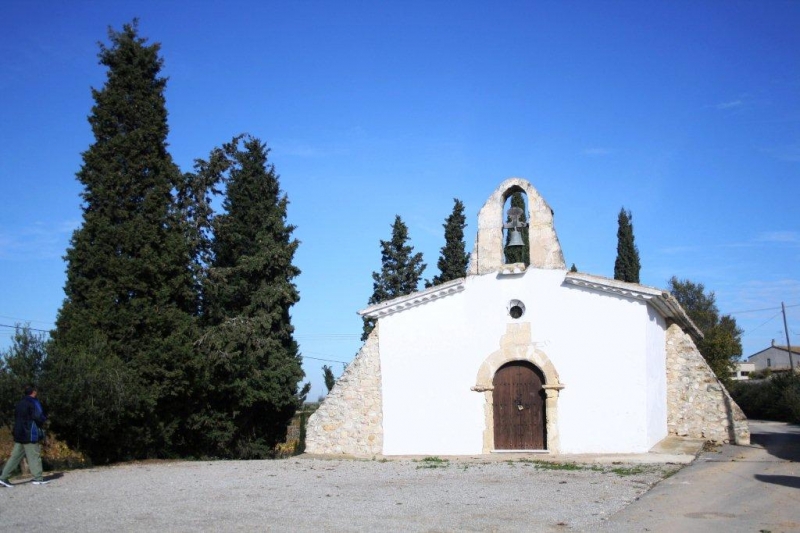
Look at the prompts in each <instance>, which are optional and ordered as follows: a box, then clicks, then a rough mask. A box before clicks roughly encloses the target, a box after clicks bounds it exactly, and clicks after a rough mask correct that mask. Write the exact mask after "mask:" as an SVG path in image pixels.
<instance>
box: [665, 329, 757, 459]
mask: <svg viewBox="0 0 800 533" xmlns="http://www.w3.org/2000/svg"><path fill="white" fill-rule="evenodd" d="M666 340H667V431H668V432H669V434H671V435H678V436H680V437H690V438H697V439H706V440H710V441H714V442H720V443H722V442H733V443H736V444H749V443H750V429H749V428H748V425H747V417H745V415H744V413H743V412H742V410H741V408H740V407H739V406H738V405H736V402H734V401H733V399H732V398H731V396H730V394H728V391H727V390H726V389H725V387H724V386H723V385H722V383H720V381H719V380H718V379H717V377H716V376H715V375H714V372H713V371H712V370H711V367H709V366H708V363H706V361H705V359H704V358H703V356H702V355H701V354H700V351H699V350H698V349H697V347H696V346H695V344H694V341H692V338H691V337H690V336H689V335H688V334H687V333H686V332H684V331H683V330H682V329H681V328H680V327H679V326H678V325H677V324H671V325H670V326H669V328H668V329H667V339H666Z"/></svg>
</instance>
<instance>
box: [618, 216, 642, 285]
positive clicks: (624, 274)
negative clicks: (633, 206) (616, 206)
mask: <svg viewBox="0 0 800 533" xmlns="http://www.w3.org/2000/svg"><path fill="white" fill-rule="evenodd" d="M617 222H618V224H619V227H618V228H617V260H616V261H615V262H614V279H618V280H620V281H627V282H629V283H639V270H640V268H641V265H640V264H639V249H638V248H637V247H636V243H635V242H634V239H633V215H632V214H631V212H630V210H628V211H626V210H625V208H624V207H623V208H622V209H620V211H619V217H618V218H617Z"/></svg>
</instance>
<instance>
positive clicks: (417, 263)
mask: <svg viewBox="0 0 800 533" xmlns="http://www.w3.org/2000/svg"><path fill="white" fill-rule="evenodd" d="M425 267H426V265H425V263H423V262H422V253H416V254H415V253H414V247H413V246H411V245H410V244H408V227H407V226H406V225H405V223H404V222H403V220H402V219H401V218H400V216H399V215H396V216H395V218H394V223H393V224H392V238H391V240H388V241H381V271H380V272H373V273H372V281H373V283H372V288H373V291H372V296H370V298H369V304H370V305H373V304H377V303H381V302H385V301H386V300H391V299H392V298H397V297H398V296H404V295H406V294H411V293H412V292H414V291H416V290H417V286H418V285H419V280H420V277H421V276H422V272H423V271H424V270H425ZM374 328H375V321H374V320H373V319H371V318H364V331H363V333H362V334H361V340H362V341H365V340H367V337H369V334H370V332H371V331H372V330H373V329H374Z"/></svg>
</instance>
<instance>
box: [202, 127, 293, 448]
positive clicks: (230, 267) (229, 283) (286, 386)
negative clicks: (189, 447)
mask: <svg viewBox="0 0 800 533" xmlns="http://www.w3.org/2000/svg"><path fill="white" fill-rule="evenodd" d="M230 146H233V148H234V149H233V150H232V151H231V157H232V167H231V169H230V171H229V176H228V184H227V195H226V198H225V201H224V202H223V209H224V211H225V212H224V213H223V214H221V215H219V216H217V217H216V218H215V219H214V224H213V226H214V235H215V239H214V242H213V247H212V249H213V260H212V264H211V268H210V269H209V273H208V277H207V280H206V287H205V298H206V300H207V301H206V305H205V315H204V317H203V321H204V324H205V326H206V331H205V334H204V336H203V337H202V342H201V343H200V349H201V351H202V353H204V354H205V363H204V378H203V380H202V382H203V384H204V387H203V388H204V389H205V396H204V405H203V406H202V407H203V408H202V410H201V411H200V412H199V413H198V414H197V415H195V416H194V417H193V426H194V427H195V429H197V430H198V432H199V434H200V435H202V438H203V439H204V441H205V442H204V444H203V449H204V452H205V453H208V454H211V455H215V456H222V457H239V458H254V457H266V456H268V455H270V454H271V452H272V449H273V448H274V446H275V444H277V443H278V442H281V441H282V440H283V439H284V437H285V435H286V427H287V425H288V423H289V421H290V420H291V418H292V416H293V415H294V413H295V410H296V408H297V407H298V399H297V392H298V390H297V387H298V382H299V381H300V380H301V379H302V378H303V375H304V374H303V370H302V367H301V362H302V360H301V357H300V354H299V353H298V346H297V343H296V342H295V340H294V337H293V332H294V328H293V327H292V324H291V316H290V314H289V311H290V308H291V307H292V306H293V305H294V304H295V303H297V302H298V300H299V298H300V297H299V294H298V292H297V288H296V287H295V284H294V282H293V279H294V278H295V277H297V276H298V275H299V274H300V270H299V269H298V268H297V267H295V266H294V265H293V260H294V253H295V251H296V249H297V246H298V241H297V240H295V239H293V238H292V232H293V231H294V226H291V225H289V224H287V222H286V208H287V205H288V199H287V197H286V195H285V194H282V193H281V191H280V184H279V182H278V175H277V174H276V172H275V169H274V167H273V166H272V165H271V164H268V162H267V156H268V153H269V150H268V149H267V147H266V145H265V144H263V143H261V141H259V140H258V139H255V138H245V139H244V140H242V141H239V140H234V143H232V145H230Z"/></svg>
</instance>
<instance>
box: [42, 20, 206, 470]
mask: <svg viewBox="0 0 800 533" xmlns="http://www.w3.org/2000/svg"><path fill="white" fill-rule="evenodd" d="M108 37H109V40H110V43H111V45H110V47H106V46H104V45H102V44H101V45H100V53H99V59H100V64H102V65H103V66H105V67H106V68H107V72H106V82H105V85H104V86H103V88H102V89H100V90H95V89H92V96H93V98H94V101H95V104H94V106H93V108H92V113H91V115H90V116H89V123H90V125H91V127H92V132H93V133H94V139H95V141H94V144H92V145H91V146H90V147H89V149H88V150H87V151H86V152H84V153H83V164H82V166H81V169H80V171H79V172H78V174H77V178H78V180H79V181H80V182H81V184H82V185H83V193H82V198H83V206H82V207H83V224H82V226H81V227H80V228H79V229H78V230H76V231H75V233H74V234H73V236H72V240H71V244H70V248H69V249H68V250H67V255H66V260H67V265H68V266H67V281H66V284H65V287H64V291H65V293H66V298H65V300H64V304H63V306H62V308H61V310H60V311H59V314H58V318H57V320H56V330H55V331H54V333H53V344H52V349H50V350H49V357H48V362H47V365H46V368H45V377H44V379H45V382H46V384H47V389H48V390H47V393H48V400H49V401H50V405H51V409H52V414H53V416H52V424H53V427H54V429H55V430H56V431H57V432H58V433H59V434H60V435H62V436H63V437H64V438H65V440H67V441H68V442H69V443H70V444H72V445H74V446H78V447H79V448H80V449H81V450H83V451H85V452H87V453H88V454H89V456H91V457H92V458H93V459H94V460H95V461H104V460H116V459H124V458H133V457H155V456H165V455H170V454H172V453H173V451H174V446H173V439H174V438H175V437H176V430H177V428H178V426H179V424H180V420H181V419H182V417H183V416H185V414H186V413H185V411H184V405H185V404H184V403H183V396H184V395H185V394H187V391H188V385H189V381H190V378H189V377H187V374H186V371H187V366H188V365H189V364H191V359H192V345H191V340H192V338H193V336H194V332H193V323H194V319H193V315H194V312H195V309H196V308H197V296H196V292H195V290H194V286H193V282H192V275H191V274H192V271H191V265H190V261H191V255H190V250H189V247H188V244H187V241H186V238H185V235H186V230H185V224H184V220H183V218H182V214H181V210H180V209H179V208H178V205H177V202H176V198H175V197H174V195H173V191H175V190H176V189H178V188H179V186H180V181H181V176H180V173H179V171H178V169H177V167H176V166H175V164H174V163H173V161H172V157H171V156H170V154H169V153H168V152H167V133H168V127H167V110H166V107H165V99H164V89H165V86H166V78H163V77H161V76H160V72H161V68H162V64H163V61H162V59H161V58H160V57H159V45H158V44H157V43H156V44H152V45H148V44H147V40H146V39H144V38H141V37H139V35H138V29H137V22H136V21H134V22H133V23H132V24H126V25H124V26H123V29H122V31H119V32H117V31H114V30H111V29H109V34H108Z"/></svg>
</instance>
